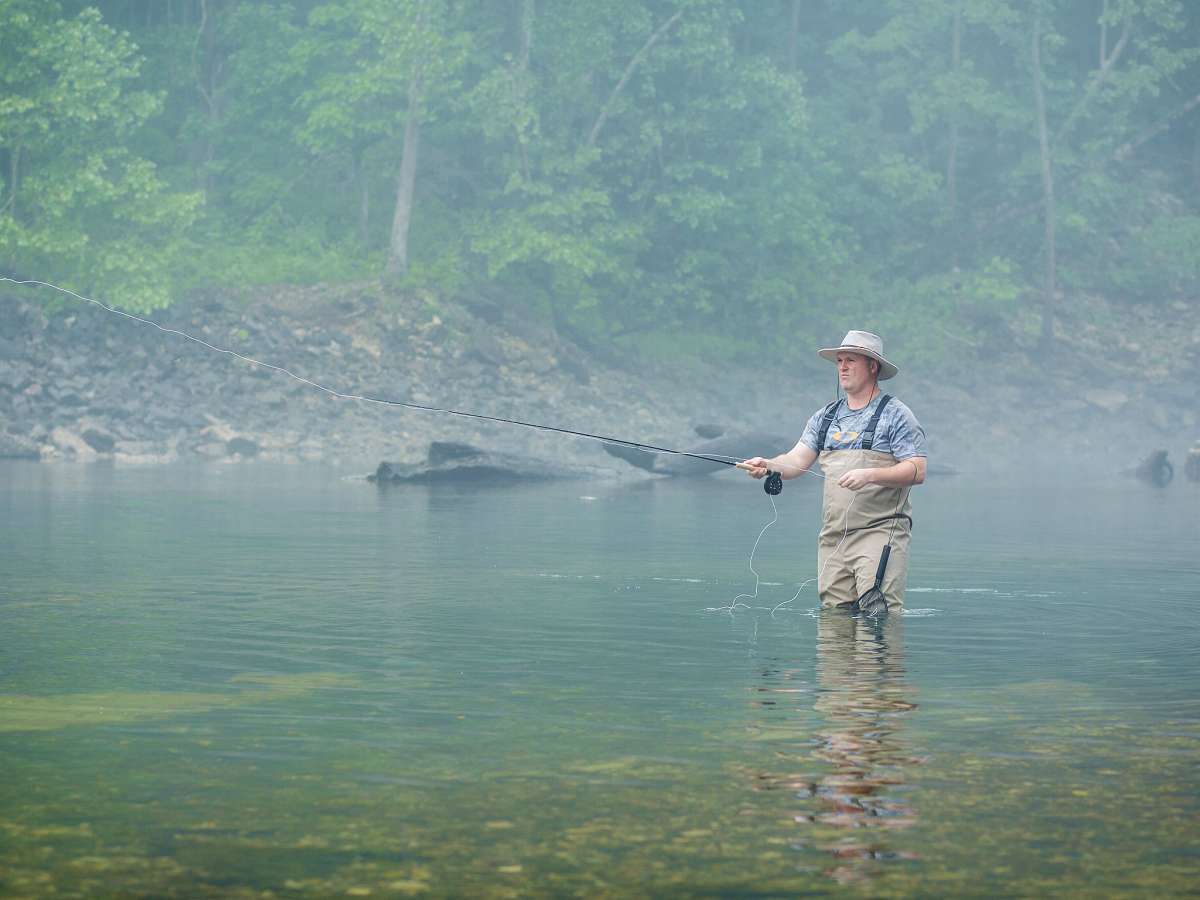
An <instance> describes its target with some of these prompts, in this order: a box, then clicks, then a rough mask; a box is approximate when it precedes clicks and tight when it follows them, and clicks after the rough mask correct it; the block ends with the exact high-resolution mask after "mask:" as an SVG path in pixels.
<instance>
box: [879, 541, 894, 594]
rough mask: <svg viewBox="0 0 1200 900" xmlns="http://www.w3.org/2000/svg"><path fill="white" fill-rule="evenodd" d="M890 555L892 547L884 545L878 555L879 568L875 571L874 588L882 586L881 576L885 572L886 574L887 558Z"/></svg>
mask: <svg viewBox="0 0 1200 900" xmlns="http://www.w3.org/2000/svg"><path fill="white" fill-rule="evenodd" d="M891 553H892V545H891V544H885V545H884V547H883V552H882V553H881V554H879V568H878V569H876V570H875V587H879V586H880V585H881V584H883V575H884V573H885V572H887V561H888V557H889V556H891Z"/></svg>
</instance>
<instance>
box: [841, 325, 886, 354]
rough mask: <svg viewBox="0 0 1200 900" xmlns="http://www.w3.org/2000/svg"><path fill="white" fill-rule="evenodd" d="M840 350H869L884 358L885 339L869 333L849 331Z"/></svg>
mask: <svg viewBox="0 0 1200 900" xmlns="http://www.w3.org/2000/svg"><path fill="white" fill-rule="evenodd" d="M838 349H839V350H869V351H870V352H871V353H875V354H878V355H879V356H883V339H882V338H881V337H879V335H877V334H871V332H869V331H847V332H846V336H845V337H844V338H842V346H841V347H839V348H838Z"/></svg>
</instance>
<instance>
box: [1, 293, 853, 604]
mask: <svg viewBox="0 0 1200 900" xmlns="http://www.w3.org/2000/svg"><path fill="white" fill-rule="evenodd" d="M0 282H8V283H9V284H14V285H18V286H25V285H38V286H40V287H47V288H51V289H52V290H56V291H59V292H60V293H63V294H67V295H68V296H71V297H74V298H75V299H76V300H80V301H82V302H84V303H90V304H92V305H93V306H96V307H99V308H100V309H102V310H104V311H105V312H108V313H112V314H113V315H117V316H121V317H123V318H126V319H130V320H132V321H134V322H140V323H141V324H143V325H149V326H151V327H153V328H156V329H158V330H159V331H161V332H163V333H164V334H173V335H176V336H178V337H181V338H184V339H185V340H188V341H191V342H193V343H195V344H199V345H200V346H201V347H206V348H207V349H209V350H212V351H213V352H214V353H223V354H226V355H227V356H231V357H233V358H234V359H240V360H241V361H242V362H246V363H250V364H251V365H255V366H261V367H262V368H264V369H270V370H271V371H273V372H279V373H281V374H283V375H286V376H287V377H288V378H292V379H294V380H296V381H298V382H300V383H301V384H305V385H308V386H309V387H313V388H316V389H317V390H319V391H323V392H324V393H326V394H329V395H330V396H332V397H335V398H337V399H340V400H359V401H362V402H364V403H375V404H378V405H381V406H390V407H397V408H400V409H412V410H417V411H419V412H431V413H442V414H443V415H449V416H456V417H458V418H461V419H473V420H476V421H482V422H496V423H499V424H505V425H516V426H518V427H521V428H530V429H534V430H536V431H545V432H550V433H553V434H563V435H569V436H572V437H580V438H584V439H585V440H591V441H598V442H599V443H601V444H609V445H611V446H615V447H630V448H632V449H636V450H642V451H644V452H647V453H663V454H668V455H672V456H686V457H690V458H692V459H702V460H705V461H707V462H713V463H720V464H721V465H726V466H734V467H736V468H740V469H749V468H750V466H747V465H746V464H745V463H744V462H743V461H742V460H741V459H740V458H738V457H736V456H726V455H724V454H720V453H714V454H705V453H691V452H688V451H686V450H675V449H672V448H669V447H658V446H655V445H653V444H645V443H642V442H640V441H627V440H623V439H621V438H614V437H606V436H604V435H599V434H591V433H589V432H586V431H576V430H574V429H571V428H559V427H557V426H554V425H541V424H538V423H535V422H522V421H520V420H518V419H506V418H503V417H501V416H488V415H484V414H482V413H469V412H463V411H461V410H457V409H448V408H444V407H439V406H427V405H425V404H421V403H406V402H404V401H402V400H388V399H385V398H382V397H368V396H364V395H362V394H349V393H345V392H343V391H338V390H334V389H333V388H330V387H326V386H325V385H323V384H320V383H319V382H316V381H313V380H311V379H309V378H305V377H303V376H302V375H297V374H296V373H295V372H292V371H289V370H288V369H285V368H284V367H283V366H277V365H273V364H272V363H268V362H264V361H262V360H259V359H254V358H253V357H250V356H246V355H244V354H242V353H238V352H237V351H236V350H228V349H226V348H224V347H217V346H216V345H214V344H210V343H209V342H208V341H205V340H202V339H201V338H198V337H193V336H192V335H190V334H188V333H186V332H183V331H179V330H178V329H175V328H166V327H164V326H162V325H159V324H158V323H157V322H154V321H151V320H150V319H146V318H143V317H141V316H137V315H134V314H133V313H130V312H126V311H125V310H121V309H114V308H113V307H111V306H108V305H106V304H104V303H101V302H100V301H99V300H95V299H93V298H91V297H84V296H83V295H81V294H77V293H75V292H74V291H72V290H68V289H67V288H64V287H59V286H58V285H56V284H50V283H49V282H46V281H38V280H36V279H25V280H18V279H15V278H7V277H0ZM777 465H779V466H780V467H781V468H786V469H795V470H798V471H799V472H800V475H805V474H811V475H815V476H816V477H818V478H828V477H830V476H827V475H824V474H822V473H820V472H812V471H811V469H801V468H800V467H799V466H793V465H790V464H788V463H778V464H777ZM798 477H799V476H798ZM763 490H764V491H765V492H766V494H767V497H768V499H770V501H771V509H772V510H773V511H774V517H773V518H772V519H771V521H770V522H768V523H767V524H766V525H765V526H764V527H763V529H762V531H760V532H759V534H758V538H757V539H756V540H755V541H754V547H753V549H751V551H750V571H751V572H753V573H754V593H753V594H752V595H750V594H739V595H738V596H737V597H734V599H733V602H732V603H731V604H730V605H729V606H728V607H719V609H721V610H724V611H729V612H732V611H733V610H735V609H737V608H738V607H741V606H744V607H746V608H747V609H749V608H750V607H749V606H748V605H747V604H745V603H739V602H738V601H739V600H740V599H741V598H742V597H747V598H750V599H754V598H757V597H758V588H759V576H758V572H756V571H755V569H754V553H755V551H756V550H757V549H758V544H759V541H761V540H762V536H763V535H764V534H766V531H767V529H768V528H770V527H771V526H772V525H774V524H775V523H776V522H777V521H779V510H778V508H777V507H776V506H775V497H777V496H778V495H779V494H780V493H781V492H782V491H783V474H782V473H781V472H777V471H773V470H770V469H768V471H767V476H766V479H765V481H764V483H763ZM851 505H853V500H852V501H851ZM849 527H850V517H849V510H847V515H846V532H845V533H843V535H842V541H843V542H844V541H845V539H846V534H848V533H849ZM838 547H839V548H840V547H841V544H838ZM835 552H836V551H835ZM825 564H826V565H828V564H829V560H828V559H826V560H825ZM821 571H822V572H824V567H822V570H821ZM820 577H821V576H820V574H818V575H817V578H820ZM812 580H813V579H811V578H810V579H809V580H808V581H806V582H804V584H802V585H801V586H800V591H802V590H804V586H805V585H807V584H808V583H809V581H812ZM800 591H797V592H796V596H795V597H792V600H795V599H796V597H798V596H799V595H800ZM790 602H791V600H788V601H785V603H781V604H779V606H784V605H786V603H790ZM779 606H776V607H775V609H779ZM774 611H775V610H772V612H774Z"/></svg>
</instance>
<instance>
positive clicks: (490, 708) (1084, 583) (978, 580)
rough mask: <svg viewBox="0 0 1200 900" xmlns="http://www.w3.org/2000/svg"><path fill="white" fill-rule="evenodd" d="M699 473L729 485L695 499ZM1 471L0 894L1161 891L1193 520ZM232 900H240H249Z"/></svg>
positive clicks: (1198, 558) (1004, 495)
mask: <svg viewBox="0 0 1200 900" xmlns="http://www.w3.org/2000/svg"><path fill="white" fill-rule="evenodd" d="M734 474H736V473H730V475H734ZM778 504H779V522H778V523H777V524H776V525H775V526H773V527H772V528H771V529H769V530H768V531H767V532H766V534H765V535H764V537H763V539H762V542H761V544H760V546H759V549H758V554H757V557H756V568H757V570H758V572H759V573H760V575H761V578H762V581H763V584H762V585H760V587H759V595H758V597H757V598H755V599H751V600H749V601H748V602H749V604H750V605H751V606H752V607H754V608H752V609H749V610H747V609H738V610H736V611H735V612H732V613H730V612H725V611H720V610H719V609H716V608H717V607H721V606H725V605H728V604H729V601H730V600H731V599H732V597H733V596H734V595H735V594H737V593H740V592H746V591H753V587H754V577H753V575H751V574H750V572H749V571H748V569H747V557H748V554H749V550H750V547H751V546H752V544H753V543H754V538H755V537H756V535H757V534H758V532H759V530H760V529H761V528H762V526H763V525H764V524H765V523H766V522H768V521H770V519H771V516H772V512H771V506H770V503H769V501H768V499H767V498H766V497H765V495H764V494H763V492H762V491H761V490H760V489H759V488H758V486H757V485H755V484H751V483H750V482H749V480H748V479H746V480H742V479H740V478H735V477H726V476H720V477H716V478H712V479H709V480H704V481H677V482H665V481H659V482H638V483H633V484H614V483H603V484H597V483H558V484H550V485H538V486H534V487H529V486H525V487H508V488H493V489H474V488H468V487H462V488H449V489H442V488H436V489H431V488H425V487H408V486H406V487H400V488H396V487H389V488H385V489H380V488H377V487H375V486H374V485H370V484H367V483H364V482H356V481H348V480H344V479H342V478H340V477H339V472H337V471H335V470H331V469H326V468H302V469H297V468H293V469H288V468H282V467H281V468H270V467H266V466H254V465H244V466H240V467H239V466H214V467H208V468H201V467H196V468H187V467H182V466H179V467H169V468H163V469H158V470H122V469H112V468H105V467H102V466H72V465H38V464H25V463H5V464H3V465H2V466H0V615H2V616H3V620H2V621H3V641H2V644H0V772H2V776H0V896H4V897H31V898H32V897H37V898H42V897H45V898H50V897H55V898H67V897H84V896H87V897H93V896H146V897H150V896H153V897H199V896H203V897H214V898H223V897H251V896H254V897H269V896H276V897H296V898H304V897H326V896H330V897H332V896H338V897H346V896H351V897H353V896H377V897H406V896H419V897H424V898H428V897H471V898H477V897H480V898H492V897H494V898H508V897H575V896H578V897H612V898H618V897H620V898H626V897H647V898H649V897H656V898H659V897H668V898H688V897H792V896H847V897H860V896H861V897H875V896H888V897H914V898H916V897H921V898H927V897H945V898H963V897H1013V896H1030V897H1034V896H1036V897H1080V898H1082V897H1088V898H1103V897H1128V896H1154V897H1156V898H1162V897H1183V896H1195V891H1196V884H1197V877H1198V876H1200V820H1198V813H1200V791H1198V788H1200V784H1198V781H1200V705H1198V702H1197V689H1198V687H1200V668H1198V666H1197V664H1196V660H1197V650H1198V649H1200V596H1198V589H1197V585H1198V584H1200V554H1197V552H1196V547H1197V544H1198V542H1197V529H1198V525H1200V492H1198V491H1196V490H1195V489H1194V486H1187V485H1181V484H1178V483H1176V484H1174V485H1171V486H1169V487H1168V488H1166V489H1164V490H1153V489H1149V488H1144V487H1142V486H1141V485H1138V484H1134V483H1129V482H1123V481H1121V482H1111V483H1110V482H1104V483H1091V484H1076V485H1062V484H1055V483H1054V482H1053V481H1052V480H1051V479H1049V478H1048V477H1047V478H1045V479H1044V480H1042V481H1038V482H1033V481H1031V482H1028V483H1024V484H1011V483H1007V482H991V481H988V480H985V479H982V478H980V479H972V478H956V479H949V480H940V481H938V480H933V481H931V482H930V483H928V484H926V485H923V486H921V487H918V488H917V489H916V491H915V493H914V505H915V510H916V511H915V517H916V526H915V528H914V538H913V552H912V564H911V569H910V572H909V594H908V598H907V604H906V605H907V611H906V613H905V615H903V616H895V615H893V616H891V617H890V618H889V619H887V620H886V622H885V623H884V624H881V625H876V624H872V623H869V622H864V621H858V620H855V619H853V618H850V617H847V616H844V615H821V614H819V611H818V610H816V609H815V607H816V606H817V600H816V597H815V593H814V592H813V589H814V586H813V585H810V586H808V587H807V588H805V590H804V591H802V592H801V594H800V596H799V597H798V598H797V600H796V601H794V602H792V603H791V604H788V605H784V606H783V607H782V608H781V609H779V610H778V611H776V612H774V613H772V612H771V611H770V609H769V607H773V606H774V605H776V604H778V603H780V602H782V601H785V600H787V599H788V598H789V597H791V596H792V595H793V593H794V592H795V590H796V587H797V586H798V584H799V583H800V582H801V581H803V580H804V579H806V578H810V577H811V576H813V575H814V574H815V559H814V557H815V552H814V550H815V546H814V545H815V538H816V530H817V526H818V517H819V488H818V486H817V485H810V486H807V487H805V486H803V485H797V483H795V482H789V483H788V485H787V486H786V487H785V490H784V493H783V495H782V496H781V497H780V498H779V499H778ZM266 892H270V893H266Z"/></svg>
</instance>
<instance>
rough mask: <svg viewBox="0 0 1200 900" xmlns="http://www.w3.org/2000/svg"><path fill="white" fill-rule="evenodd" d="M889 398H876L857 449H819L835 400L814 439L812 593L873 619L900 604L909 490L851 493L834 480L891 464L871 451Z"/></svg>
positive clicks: (877, 489) (868, 488) (891, 458)
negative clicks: (816, 500)
mask: <svg viewBox="0 0 1200 900" xmlns="http://www.w3.org/2000/svg"><path fill="white" fill-rule="evenodd" d="M891 399H892V398H891V397H890V396H888V395H887V394H884V395H883V397H881V398H880V400H879V406H878V407H876V409H875V413H874V415H872V416H871V421H870V422H869V423H868V425H867V428H866V430H865V431H864V432H863V434H862V449H854V450H825V449H824V447H825V440H826V437H827V436H828V434H829V428H830V426H831V425H832V424H833V419H834V416H835V415H836V413H837V410H838V406H839V405H840V403H841V401H840V400H839V401H836V402H834V403H831V404H830V405H829V406H827V407H826V408H825V414H824V417H823V418H822V421H821V430H820V433H819V434H818V437H817V446H818V447H820V448H822V449H821V451H820V455H819V461H820V464H821V471H822V473H824V475H825V497H824V501H823V504H822V510H821V512H822V515H821V518H822V526H821V535H820V538H819V539H818V542H817V550H818V553H817V557H818V559H817V563H818V571H819V573H820V574H819V576H818V578H817V590H818V592H819V593H820V596H821V602H822V604H823V605H825V606H829V607H839V608H848V609H850V610H852V611H853V612H862V613H866V614H867V615H872V616H874V615H880V614H882V613H886V612H887V611H888V609H889V607H890V608H891V609H893V610H897V609H899V608H900V607H901V606H903V604H904V583H905V580H906V578H907V575H908V544H909V538H910V536H911V532H912V503H911V502H910V500H909V497H908V492H909V489H908V488H907V487H887V486H884V485H878V484H868V485H867V486H865V487H863V488H862V489H861V490H858V491H852V490H850V489H849V488H844V487H841V486H840V485H839V484H838V483H837V482H838V479H839V478H841V477H842V475H844V474H845V473H846V472H849V471H850V470H851V469H882V468H887V467H889V466H894V465H896V463H897V460H896V457H894V456H893V455H892V454H890V453H884V452H882V451H880V450H873V449H872V444H873V443H874V441H875V431H876V429H877V428H878V427H879V417H880V416H881V415H883V411H884V409H885V408H886V407H887V405H888V403H889V402H891ZM839 434H840V432H839ZM854 437H857V435H855V436H854ZM854 437H851V438H850V439H851V440H853V439H854ZM835 438H836V435H835ZM914 477H915V475H914ZM889 563H890V566H889Z"/></svg>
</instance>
